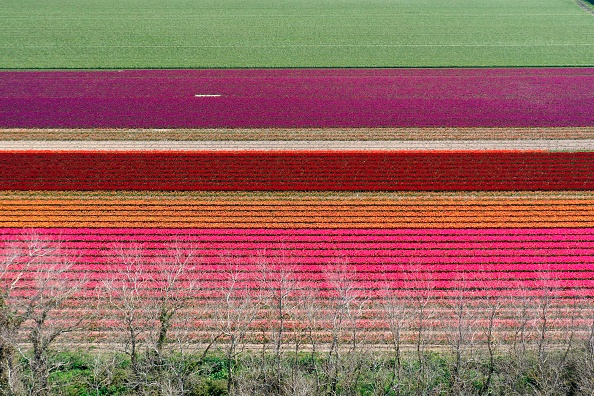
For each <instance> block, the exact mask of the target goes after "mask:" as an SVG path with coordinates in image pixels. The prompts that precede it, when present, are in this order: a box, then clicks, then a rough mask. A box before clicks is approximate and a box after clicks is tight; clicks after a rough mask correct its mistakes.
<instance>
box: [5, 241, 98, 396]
mask: <svg viewBox="0 0 594 396" xmlns="http://www.w3.org/2000/svg"><path fill="white" fill-rule="evenodd" d="M19 239H20V241H15V242H14V243H12V244H9V245H7V246H5V247H4V249H3V254H2V261H1V262H0V282H1V288H2V295H1V298H0V309H1V312H0V322H1V327H0V351H1V355H2V361H1V362H0V367H1V369H0V380H1V381H2V382H3V383H2V385H3V386H4V389H7V390H8V391H7V393H8V394H16V393H18V391H19V389H20V390H23V389H25V390H26V391H27V392H31V393H33V394H36V395H48V394H50V391H51V389H50V385H49V382H48V379H49V375H50V372H51V371H52V370H53V369H55V367H53V366H52V363H50V361H49V354H50V351H51V348H52V347H53V346H54V344H55V341H56V340H57V339H58V338H60V337H61V336H62V335H64V334H66V333H71V332H74V331H77V330H82V329H83V328H84V326H86V325H88V321H87V319H90V317H91V316H92V314H93V313H92V311H90V310H89V307H85V306H82V307H81V306H79V305H80V304H78V303H77V301H78V300H80V301H83V302H84V300H85V298H87V297H88V290H87V289H88V285H87V278H86V276H85V274H84V273H83V274H81V273H74V272H73V271H72V267H73V265H74V264H75V263H76V260H77V258H76V257H75V256H73V255H72V254H69V253H68V252H66V251H64V250H63V249H62V247H61V244H60V242H59V241H51V240H44V239H42V238H41V237H40V236H39V235H37V234H34V233H29V234H23V235H22V236H20V237H19ZM67 307H70V308H72V307H75V308H76V309H74V312H76V313H77V314H78V316H77V317H76V316H75V317H68V316H65V313H64V312H65V311H63V310H64V309H65V308H67ZM70 312H73V310H72V309H71V310H70ZM28 348H30V349H31V352H30V353H29V352H28V351H27V349H28ZM16 354H18V355H19V356H20V358H21V360H22V361H24V362H26V367H19V365H18V364H17V363H16ZM25 368H26V370H25ZM25 373H27V374H26V375H25Z"/></svg>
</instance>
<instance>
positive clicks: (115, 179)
mask: <svg viewBox="0 0 594 396" xmlns="http://www.w3.org/2000/svg"><path fill="white" fill-rule="evenodd" d="M593 174H594V153H592V152H554V153H547V152H514V151H505V152H489V151H486V152H422V153H414V152H339V153H336V152H290V151H287V152H191V153H182V152H169V153H158V152H117V153H114V152H4V153H0V189H3V190H120V189H121V190H227V191H229V190H233V191H242V190H260V191H262V190H308V191H312V190H338V191H345V190H346V191H349V190H351V191H352V190H389V191H398V190H415V191H429V190H588V189H594V178H593V177H592V175H593Z"/></svg>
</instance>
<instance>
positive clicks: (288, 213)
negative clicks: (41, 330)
mask: <svg viewBox="0 0 594 396" xmlns="http://www.w3.org/2000/svg"><path fill="white" fill-rule="evenodd" d="M165 81H168V82H171V83H168V84H165V83H164V82H165ZM0 82H2V83H1V84H0V115H1V116H2V118H1V119H0V127H2V128H4V130H3V135H2V136H3V137H4V140H3V141H1V142H0V190H2V192H1V193H0V241H1V243H2V247H3V253H2V254H3V257H4V261H5V262H7V261H9V259H10V258H11V257H13V258H14V257H16V256H15V255H14V252H21V253H20V255H18V259H14V261H13V262H12V264H11V266H9V268H8V270H7V271H6V272H4V273H3V275H4V277H3V280H4V281H5V282H10V281H11V280H12V279H15V276H17V275H20V277H18V282H16V283H15V289H14V291H15V295H16V296H27V295H28V294H30V293H32V292H33V291H32V290H34V289H35V284H36V283H35V276H38V275H39V274H40V273H42V272H43V271H44V268H46V269H49V272H47V271H46V272H43V273H44V274H46V275H47V276H48V278H46V279H50V280H51V281H52V282H53V281H57V279H54V278H52V276H54V275H52V274H57V275H56V276H58V277H59V278H60V279H62V280H65V281H66V282H72V283H76V282H80V281H81V280H83V284H82V285H81V287H80V289H77V294H76V297H77V298H73V299H71V300H69V301H68V302H67V304H66V305H65V307H64V308H62V309H61V311H59V312H58V314H57V316H55V317H54V320H57V321H68V320H72V321H76V320H77V318H80V317H81V316H83V313H84V312H87V311H89V310H91V308H92V307H93V309H94V308H96V307H97V306H99V310H100V312H101V313H100V315H99V316H98V317H94V318H93V326H92V330H89V331H87V332H86V333H84V334H81V335H80V340H81V342H89V341H88V340H89V337H91V339H93V340H95V341H93V342H99V343H100V342H106V343H108V342H110V341H113V340H114V339H115V338H113V337H116V335H114V334H115V333H117V329H118V326H119V325H121V323H120V322H118V320H120V319H118V318H119V316H118V311H117V304H116V305H115V306H114V305H113V304H110V303H109V301H112V300H109V299H107V298H103V299H102V297H101V296H103V294H102V293H103V291H102V290H103V288H105V287H106V285H111V286H113V285H119V286H118V287H120V289H118V290H120V291H121V290H123V289H125V287H122V285H124V286H126V285H127V284H132V283H133V284H134V285H135V287H136V290H138V293H139V296H141V297H142V298H144V299H145V300H146V301H152V300H155V299H158V298H159V294H158V293H159V292H160V291H162V290H164V287H165V286H166V285H167V284H168V283H167V282H168V280H170V279H171V278H168V274H170V270H171V268H174V267H175V264H176V263H178V262H179V260H180V257H181V258H183V260H182V261H184V262H185V263H186V264H187V267H186V268H185V269H184V271H183V273H180V274H179V277H178V278H176V284H175V288H174V290H175V293H178V294H177V295H178V297H179V298H181V299H183V300H184V301H188V300H189V301H191V303H189V304H188V305H187V306H184V308H183V309H182V311H183V312H185V313H186V314H187V315H184V316H183V317H184V318H186V320H187V322H184V323H181V322H180V323H177V324H176V326H177V327H176V329H177V330H176V331H178V332H182V331H184V330H186V331H187V330H188V329H189V332H190V333H191V337H192V338H195V339H198V340H200V341H204V342H207V341H208V340H209V339H210V337H213V334H217V331H220V328H221V326H222V325H223V322H224V320H223V316H224V315H221V313H224V312H227V311H229V310H231V309H232V308H234V307H235V308H237V305H233V304H231V303H229V301H230V299H229V298H228V297H229V296H230V295H232V297H233V298H232V299H231V300H234V301H255V300H256V299H262V300H258V301H260V302H262V301H263V302H262V304H261V305H258V309H257V313H256V314H254V316H253V317H250V320H249V322H250V323H249V326H248V327H249V330H250V331H249V337H248V339H249V340H250V342H253V343H257V342H261V341H263V340H264V339H265V338H266V337H264V336H263V335H262V334H264V333H265V332H266V331H265V330H263V329H269V328H270V327H274V326H279V325H278V321H279V318H278V317H275V315H276V314H275V303H274V301H277V302H278V301H280V300H278V299H279V296H280V295H283V296H286V297H287V301H289V302H290V303H288V305H289V306H290V307H291V308H290V309H289V310H288V311H287V313H286V315H287V316H286V317H284V316H283V321H281V322H282V323H283V326H286V328H287V332H288V333H291V334H293V335H295V336H296V335H298V334H302V335H303V334H305V332H307V331H309V332H310V333H309V334H310V335H311V334H314V333H315V335H316V337H314V338H315V339H319V340H322V341H328V340H330V339H331V337H332V329H333V326H335V325H336V316H335V314H336V312H338V311H340V309H341V308H340V307H344V304H350V305H349V306H348V311H349V315H350V316H349V318H348V320H349V321H350V322H349V325H348V326H347V325H345V326H346V327H348V329H351V330H352V329H365V331H364V332H363V333H364V337H366V339H367V340H368V341H370V342H371V343H373V344H375V345H381V344H383V343H385V342H387V340H388V339H389V337H390V334H391V331H392V330H393V328H392V327H391V324H393V320H394V317H393V316H390V315H394V310H393V309H394V307H399V309H400V313H398V315H400V316H399V317H401V319H402V320H403V322H402V323H406V324H405V325H403V326H404V327H403V329H405V331H404V333H403V334H404V335H403V337H404V339H405V341H406V342H408V343H410V344H414V343H415V342H417V341H418V338H419V337H420V336H421V330H419V329H420V328H421V326H424V327H423V337H427V339H428V340H429V341H430V343H432V344H444V343H446V342H448V339H449V338H448V337H449V335H450V333H451V331H452V328H453V327H456V326H458V327H459V326H460V322H461V320H462V319H461V317H460V316H459V314H458V312H460V307H461V306H464V321H465V323H466V324H467V325H468V326H471V327H474V328H476V329H478V330H476V332H477V334H476V337H477V339H484V337H485V334H486V333H487V330H488V329H490V328H492V327H493V326H495V328H496V333H497V334H498V337H500V338H501V340H502V341H503V340H509V339H511V338H513V337H518V334H520V333H521V334H522V337H525V338H526V339H530V340H538V339H539V337H542V336H543V327H542V326H543V320H545V326H547V328H546V330H547V331H548V333H547V334H546V336H547V337H549V335H550V337H552V338H551V339H552V340H561V339H564V337H567V336H568V334H572V335H578V336H580V337H587V336H588V335H589V334H590V330H591V326H592V323H593V322H592V321H593V317H594V276H593V275H594V192H592V190H594V144H593V142H594V140H592V139H593V138H594V118H593V116H592V114H593V113H592V112H591V109H592V105H593V104H594V72H593V70H592V69H587V68H586V69H579V68H576V69H571V68H567V69H498V70H493V69H484V70H483V69H443V70H442V69H437V70H414V69H412V70H410V69H402V70H391V69H386V70H379V71H378V70H338V71H337V70H321V71H313V70H282V71H275V70H267V71H261V72H259V71H255V70H239V71H221V70H219V71H191V72H189V71H175V72H172V73H171V76H170V75H169V74H168V73H167V72H165V71H134V72H130V71H129V72H64V73H58V72H6V73H0ZM13 83H14V84H13ZM310 127H312V128H315V129H308V128H310ZM50 128H51V129H50ZM101 128H105V129H101ZM163 128H166V129H163ZM179 128H189V129H186V130H181V129H179ZM238 128H243V129H238ZM31 246H35V247H36V249H38V250H35V251H36V252H46V253H44V254H40V255H39V256H35V257H39V259H35V260H33V261H31V258H30V257H32V256H31V255H30V254H29V256H27V252H28V251H29V252H30V251H31V249H32V248H31ZM36 254H37V253H36ZM176 254H177V256H176ZM11 255H12V256H11ZM64 258H68V260H69V261H70V265H69V266H68V271H65V272H64V271H57V272H56V271H53V269H56V268H58V266H59V265H60V264H61V263H63V261H64ZM176 260H177V261H176ZM52 271H53V272H52ZM128 286H131V285H128ZM283 293H284V294H283ZM97 297H98V298H99V300H98V301H99V303H97ZM112 297H113V296H112ZM226 297H227V298H226ZM122 298H123V297H122ZM275 299H276V300H275ZM108 300H109V301H108ZM283 301H284V300H283ZM234 304H236V303H234ZM341 304H342V305H341ZM543 309H545V310H548V311H547V314H546V315H548V316H545V317H543V312H544V311H543ZM419 312H421V313H419ZM494 312H495V318H494V319H493V320H491V321H490V320H489V318H493V315H494ZM421 315H424V316H422V317H421ZM456 315H458V316H456ZM227 319H228V317H227ZM244 319H245V318H244ZM345 320H346V319H345ZM118 323H120V324H119V325H118ZM421 324H423V325H421ZM346 327H345V328H346ZM343 330H344V329H342V330H341V331H343ZM568 330H571V331H569V332H568ZM348 331H350V330H348ZM348 331H347V330H344V333H341V334H342V336H344V337H348V334H350V333H349V332H348Z"/></svg>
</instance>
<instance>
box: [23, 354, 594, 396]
mask: <svg viewBox="0 0 594 396" xmlns="http://www.w3.org/2000/svg"><path fill="white" fill-rule="evenodd" d="M48 363H49V364H51V365H52V367H54V369H53V370H52V373H51V376H50V379H49V387H50V391H49V392H48V394H51V395H72V396H74V395H132V394H147V395H148V394H165V393H164V392H165V391H166V389H169V390H170V391H174V392H178V393H174V394H180V395H181V394H183V395H195V396H206V395H228V394H233V395H247V394H252V395H255V394H269V395H296V394H303V395H305V394H307V395H328V394H332V395H418V394H433V395H446V394H465V395H480V394H490V395H509V394H522V395H537V394H582V393H581V392H582V391H585V390H586V389H589V388H588V386H590V385H591V384H590V383H589V381H591V380H590V379H589V378H588V376H587V375H583V374H584V373H587V372H588V371H587V370H590V369H591V367H590V365H591V356H590V355H589V354H588V353H587V352H586V351H585V350H582V349H574V350H571V351H554V350H553V351H547V352H546V359H541V358H539V356H538V355H537V354H531V353H527V354H523V355H521V354H517V355H514V354H510V355H501V356H496V357H495V358H494V359H493V360H490V359H489V358H488V357H487V356H486V355H482V356H481V355H479V354H473V355H462V356H456V355H455V354H452V353H449V352H439V353H438V352H427V353H424V354H423V355H422V356H421V359H420V360H419V359H418V358H417V357H416V355H412V354H411V355H403V356H402V358H401V359H400V360H397V359H395V356H393V355H390V354H389V353H380V354H378V353H377V352H375V353H373V354H372V353H368V352H365V351H360V352H357V353H345V354H344V355H339V356H328V355H324V354H321V353H317V354H314V353H298V354H292V353H285V354H283V356H282V357H281V358H280V360H279V359H277V357H276V356H275V355H274V354H273V353H271V352H269V353H267V354H262V353H260V352H249V353H243V354H241V355H239V356H238V357H237V358H235V359H233V360H231V361H229V360H227V359H226V358H225V357H224V355H221V354H218V353H216V352H214V353H212V354H209V355H207V356H199V355H197V354H196V355H193V354H184V355H179V354H172V355H169V356H168V357H167V358H165V359H163V360H160V361H159V363H157V362H156V361H155V360H154V359H153V358H152V357H151V356H149V355H145V356H143V357H142V359H141V360H140V362H139V363H138V364H139V365H140V366H142V369H141V376H140V377H139V376H138V373H137V374H136V375H135V374H134V371H133V370H132V368H131V362H130V360H129V359H128V357H127V356H125V355H123V354H117V353H97V352H93V353H89V352H83V351H77V350H70V351H67V352H62V353H54V354H53V355H52V356H51V358H50V361H49V362H48ZM230 367H232V370H233V377H232V378H231V376H230V370H229V369H230ZM21 375H22V378H23V379H24V381H23V390H25V389H26V387H27V381H28V380H27V378H29V375H30V373H28V372H26V371H23V372H21ZM230 381H231V382H230ZM571 392H574V393H571Z"/></svg>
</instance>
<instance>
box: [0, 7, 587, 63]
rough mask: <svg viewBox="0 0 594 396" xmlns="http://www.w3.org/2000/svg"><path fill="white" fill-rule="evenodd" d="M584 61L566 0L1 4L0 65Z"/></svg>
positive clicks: (581, 36) (579, 23) (581, 31)
mask: <svg viewBox="0 0 594 396" xmlns="http://www.w3.org/2000/svg"><path fill="white" fill-rule="evenodd" d="M592 65H594V15H592V14H591V13H588V12H587V11H585V10H584V9H582V8H580V7H578V5H577V3H576V2H575V0H3V1H2V2H0V68H210V67H396V66H404V67H415V66H416V67H425V66H429V67H441V66H592Z"/></svg>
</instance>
